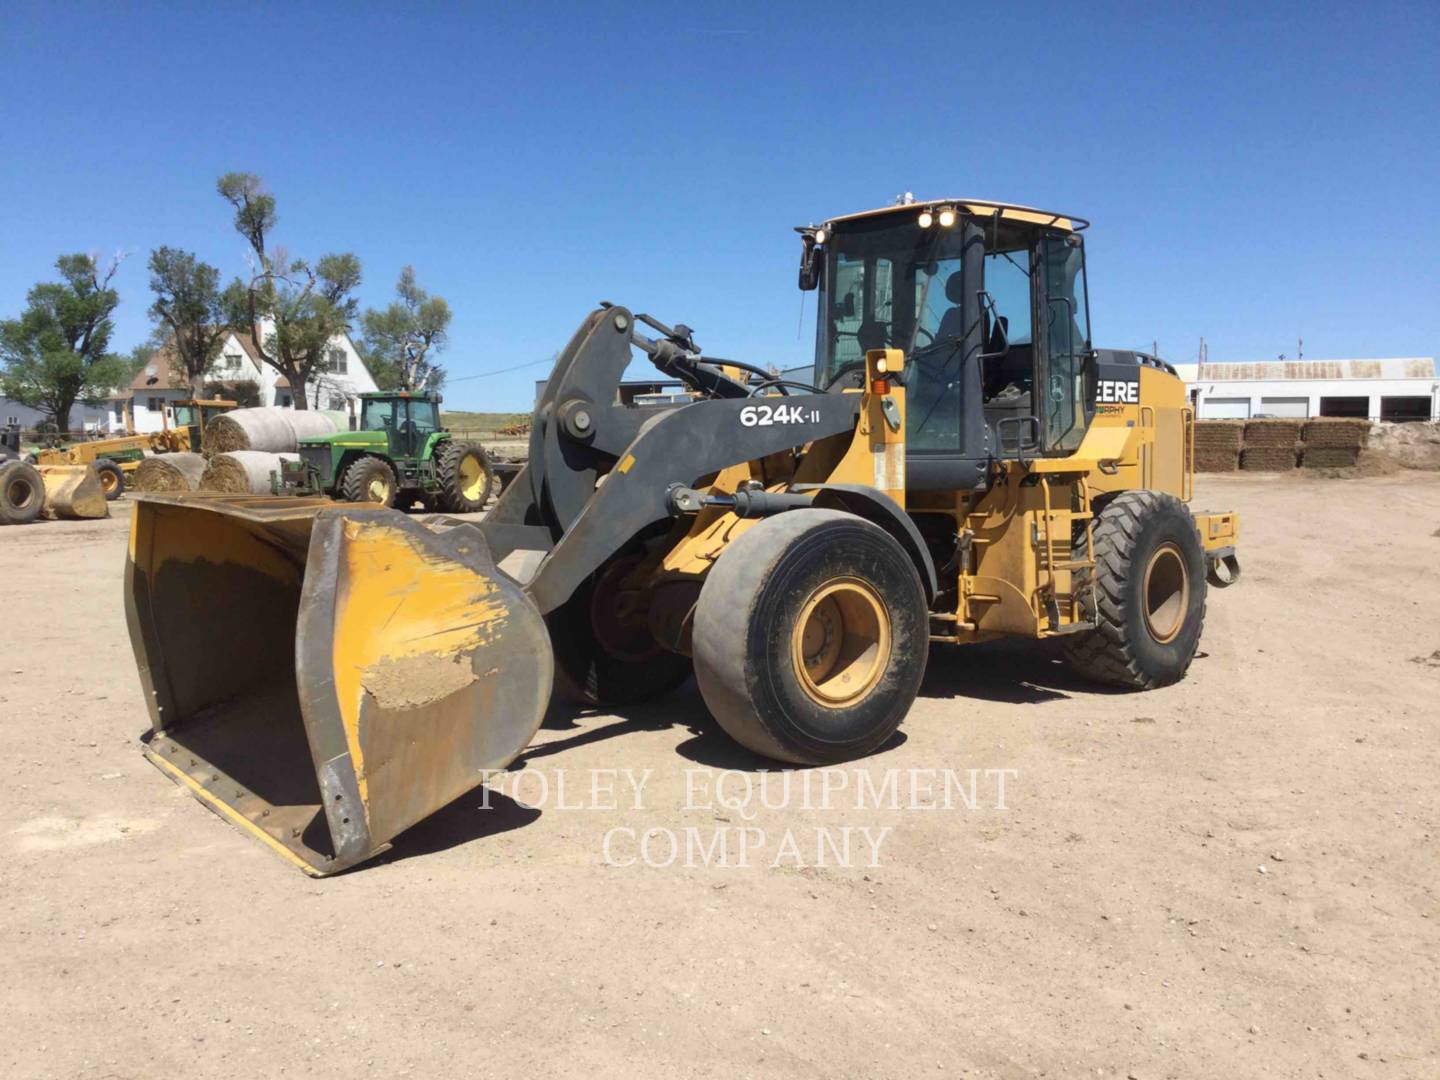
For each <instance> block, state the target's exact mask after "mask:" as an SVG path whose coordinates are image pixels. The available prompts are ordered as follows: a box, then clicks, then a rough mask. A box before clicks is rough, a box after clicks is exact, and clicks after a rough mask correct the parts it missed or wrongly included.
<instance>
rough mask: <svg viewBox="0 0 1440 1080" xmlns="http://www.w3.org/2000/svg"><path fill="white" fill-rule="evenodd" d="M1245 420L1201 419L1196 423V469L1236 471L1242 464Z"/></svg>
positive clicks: (1200, 470)
mask: <svg viewBox="0 0 1440 1080" xmlns="http://www.w3.org/2000/svg"><path fill="white" fill-rule="evenodd" d="M1244 437H1245V421H1243V420H1201V421H1199V422H1198V423H1196V425H1195V471H1196V472H1234V471H1235V470H1236V469H1237V468H1239V466H1240V444H1241V442H1242V441H1243V439H1244Z"/></svg>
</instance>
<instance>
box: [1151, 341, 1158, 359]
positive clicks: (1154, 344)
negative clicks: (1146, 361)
mask: <svg viewBox="0 0 1440 1080" xmlns="http://www.w3.org/2000/svg"><path fill="white" fill-rule="evenodd" d="M1150 355H1151V356H1153V357H1155V358H1156V359H1157V360H1158V359H1159V358H1160V343H1159V342H1158V341H1151V342H1150Z"/></svg>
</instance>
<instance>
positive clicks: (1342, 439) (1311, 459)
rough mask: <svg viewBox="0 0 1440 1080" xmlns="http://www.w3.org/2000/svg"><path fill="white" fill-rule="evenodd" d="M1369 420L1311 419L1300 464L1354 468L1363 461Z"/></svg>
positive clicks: (1328, 467)
mask: <svg viewBox="0 0 1440 1080" xmlns="http://www.w3.org/2000/svg"><path fill="white" fill-rule="evenodd" d="M1369 433H1370V421H1368V420H1343V419H1328V420H1311V421H1310V422H1309V423H1307V424H1306V425H1305V435H1304V438H1305V446H1304V449H1303V450H1302V452H1301V457H1300V464H1301V465H1303V466H1304V467H1305V468H1307V469H1351V468H1354V467H1355V466H1356V465H1357V464H1359V461H1360V451H1361V450H1363V449H1364V448H1365V438H1366V436H1367V435H1368V434H1369Z"/></svg>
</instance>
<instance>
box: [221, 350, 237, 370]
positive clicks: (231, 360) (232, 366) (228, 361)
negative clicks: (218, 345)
mask: <svg viewBox="0 0 1440 1080" xmlns="http://www.w3.org/2000/svg"><path fill="white" fill-rule="evenodd" d="M225 370H227V371H239V370H240V356H239V354H238V353H226V354H225Z"/></svg>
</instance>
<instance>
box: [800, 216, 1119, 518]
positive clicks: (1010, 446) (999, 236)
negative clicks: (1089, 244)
mask: <svg viewBox="0 0 1440 1080" xmlns="http://www.w3.org/2000/svg"><path fill="white" fill-rule="evenodd" d="M1087 224H1088V223H1087V222H1084V221H1082V220H1080V219H1076V218H1071V217H1065V216H1063V215H1059V214H1051V213H1047V212H1045V211H1038V210H1032V209H1029V208H1026V207H1017V206H1010V205H1008V204H997V203H981V202H973V201H965V200H949V201H941V202H926V203H906V204H902V205H897V206H893V207H888V208H886V209H883V210H875V211H870V212H868V213H864V214H855V215H851V216H848V217H842V218H836V219H833V220H832V221H829V222H827V223H826V224H825V225H823V226H820V227H809V228H804V229H801V230H799V231H800V233H801V235H802V238H803V240H804V243H805V251H804V256H803V259H802V263H801V273H800V286H801V288H802V289H804V288H813V289H818V291H819V317H818V318H817V320H816V323H817V333H816V347H815V384H816V385H817V386H819V387H820V388H822V389H824V390H826V391H839V390H844V389H851V388H856V387H859V386H860V385H861V383H862V382H863V379H864V373H865V353H866V351H867V350H869V349H883V348H891V349H900V350H901V351H903V352H904V353H905V369H904V372H905V373H904V377H903V382H904V386H905V390H906V432H905V437H906V449H907V470H908V473H909V478H908V486H910V487H911V488H913V489H916V490H970V489H975V488H980V487H984V486H986V477H987V475H988V473H989V468H990V464H991V463H992V462H993V461H995V460H1003V459H1007V458H1012V459H1013V458H1017V457H1036V456H1062V455H1065V454H1069V453H1072V452H1074V450H1075V449H1076V447H1078V446H1079V444H1080V440H1081V439H1082V438H1083V437H1084V434H1085V430H1086V428H1087V427H1088V425H1089V422H1090V419H1091V416H1092V415H1093V411H1094V397H1095V395H1094V383H1095V353H1094V350H1093V349H1092V348H1091V345H1090V329H1089V327H1090V319H1089V305H1088V302H1087V295H1086V288H1085V248H1084V244H1083V241H1082V239H1081V236H1080V231H1081V230H1082V229H1083V228H1085V226H1086V225H1087Z"/></svg>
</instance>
